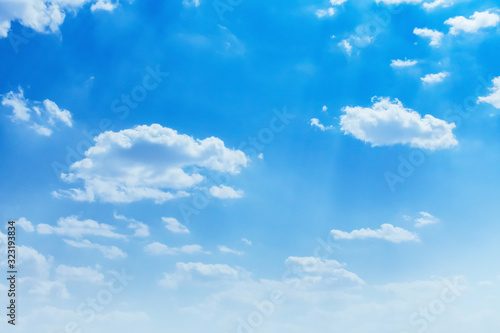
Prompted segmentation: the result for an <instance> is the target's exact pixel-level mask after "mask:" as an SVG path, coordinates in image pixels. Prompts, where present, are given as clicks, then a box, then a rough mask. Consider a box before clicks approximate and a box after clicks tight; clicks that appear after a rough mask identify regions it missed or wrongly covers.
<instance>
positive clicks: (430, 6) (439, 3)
mask: <svg viewBox="0 0 500 333" xmlns="http://www.w3.org/2000/svg"><path fill="white" fill-rule="evenodd" d="M422 6H423V7H424V8H425V10H434V9H436V8H438V7H443V8H446V7H451V6H453V1H452V0H434V1H433V2H425V3H423V5H422Z"/></svg>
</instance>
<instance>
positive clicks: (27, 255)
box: [5, 245, 54, 278]
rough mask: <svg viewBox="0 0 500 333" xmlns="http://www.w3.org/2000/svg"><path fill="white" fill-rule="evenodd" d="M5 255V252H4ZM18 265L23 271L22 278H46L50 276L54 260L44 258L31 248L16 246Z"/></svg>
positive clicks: (49, 257)
mask: <svg viewBox="0 0 500 333" xmlns="http://www.w3.org/2000/svg"><path fill="white" fill-rule="evenodd" d="M5 253H7V251H5ZM17 253H18V254H19V255H18V257H19V258H18V263H19V266H20V268H21V269H22V270H23V275H24V276H37V277H41V278H47V277H48V276H49V274H50V269H51V267H52V262H53V261H54V258H53V257H51V256H47V257H46V256H44V255H43V254H41V253H40V252H38V251H37V250H35V249H34V248H32V247H29V246H25V245H20V246H17Z"/></svg>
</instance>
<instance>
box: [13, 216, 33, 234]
mask: <svg viewBox="0 0 500 333" xmlns="http://www.w3.org/2000/svg"><path fill="white" fill-rule="evenodd" d="M16 224H17V225H18V226H20V227H21V228H22V229H23V230H24V231H27V232H33V231H35V227H33V224H31V222H30V221H28V220H27V219H26V218H24V217H21V218H20V219H19V220H17V221H16Z"/></svg>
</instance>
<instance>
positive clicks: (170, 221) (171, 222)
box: [161, 217, 189, 234]
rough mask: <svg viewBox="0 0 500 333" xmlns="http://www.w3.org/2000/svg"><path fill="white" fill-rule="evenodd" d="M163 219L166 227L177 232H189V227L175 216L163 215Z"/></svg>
mask: <svg viewBox="0 0 500 333" xmlns="http://www.w3.org/2000/svg"><path fill="white" fill-rule="evenodd" d="M161 220H162V221H163V222H164V223H165V228H167V230H170V231H171V232H173V233H177V234H189V229H188V228H186V226H184V225H183V224H181V223H180V222H179V221H177V219H175V218H173V217H162V218H161Z"/></svg>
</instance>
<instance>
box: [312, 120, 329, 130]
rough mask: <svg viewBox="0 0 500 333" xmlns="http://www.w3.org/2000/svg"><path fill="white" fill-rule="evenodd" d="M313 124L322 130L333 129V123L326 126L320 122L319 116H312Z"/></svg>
mask: <svg viewBox="0 0 500 333" xmlns="http://www.w3.org/2000/svg"><path fill="white" fill-rule="evenodd" d="M311 126H312V127H317V128H319V129H320V130H321V131H326V130H331V129H333V125H329V126H325V125H323V124H321V123H320V122H319V119H317V118H312V119H311Z"/></svg>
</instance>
